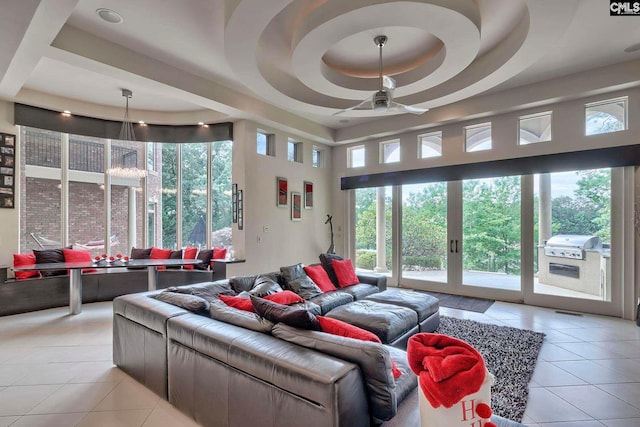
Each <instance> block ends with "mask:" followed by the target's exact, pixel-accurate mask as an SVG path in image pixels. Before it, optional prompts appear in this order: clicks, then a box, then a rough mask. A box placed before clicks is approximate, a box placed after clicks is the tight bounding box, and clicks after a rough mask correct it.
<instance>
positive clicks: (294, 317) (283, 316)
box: [251, 296, 320, 331]
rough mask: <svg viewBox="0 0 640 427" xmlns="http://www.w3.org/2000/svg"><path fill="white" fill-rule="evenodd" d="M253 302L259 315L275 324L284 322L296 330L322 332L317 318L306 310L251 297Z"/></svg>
mask: <svg viewBox="0 0 640 427" xmlns="http://www.w3.org/2000/svg"><path fill="white" fill-rule="evenodd" d="M251 302H252V303H253V308H254V309H255V311H256V313H257V314H259V315H260V316H262V317H264V318H266V319H267V320H270V321H271V322H273V323H280V322H282V323H284V324H286V325H289V326H293V327H296V328H303V329H312V330H314V331H319V330H320V324H319V323H318V319H316V316H315V315H313V314H311V313H309V312H308V311H306V310H302V309H299V308H296V307H289V306H286V305H282V304H277V303H275V302H271V301H268V300H266V299H264V298H258V297H254V296H251Z"/></svg>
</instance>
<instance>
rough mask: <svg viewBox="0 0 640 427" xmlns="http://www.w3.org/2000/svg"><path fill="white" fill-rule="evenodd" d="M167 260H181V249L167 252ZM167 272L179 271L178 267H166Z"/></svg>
mask: <svg viewBox="0 0 640 427" xmlns="http://www.w3.org/2000/svg"><path fill="white" fill-rule="evenodd" d="M169 259H182V249H180V250H178V251H171V252H169ZM167 270H180V266H179V265H172V266H170V267H167Z"/></svg>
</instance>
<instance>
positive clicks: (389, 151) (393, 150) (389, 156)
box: [380, 139, 400, 163]
mask: <svg viewBox="0 0 640 427" xmlns="http://www.w3.org/2000/svg"><path fill="white" fill-rule="evenodd" d="M399 161H400V140H399V139H394V140H393V141H383V142H381V143H380V163H398V162H399Z"/></svg>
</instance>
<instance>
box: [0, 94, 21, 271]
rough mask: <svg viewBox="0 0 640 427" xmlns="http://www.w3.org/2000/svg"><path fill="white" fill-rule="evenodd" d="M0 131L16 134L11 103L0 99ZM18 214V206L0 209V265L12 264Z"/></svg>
mask: <svg viewBox="0 0 640 427" xmlns="http://www.w3.org/2000/svg"><path fill="white" fill-rule="evenodd" d="M0 132H4V133H11V134H15V135H16V136H17V128H16V127H15V126H14V125H13V103H10V102H5V101H0ZM18 144H20V141H19V140H18V138H16V147H15V148H16V149H15V153H16V158H15V164H16V165H19V164H20V159H19V155H20V150H19V146H18ZM14 183H15V191H16V199H15V201H14V202H15V203H14V205H15V206H20V199H19V197H20V179H18V171H16V179H15V180H14ZM18 235H19V216H18V208H14V209H4V208H3V209H0V265H1V266H5V265H9V266H10V265H13V253H15V252H18Z"/></svg>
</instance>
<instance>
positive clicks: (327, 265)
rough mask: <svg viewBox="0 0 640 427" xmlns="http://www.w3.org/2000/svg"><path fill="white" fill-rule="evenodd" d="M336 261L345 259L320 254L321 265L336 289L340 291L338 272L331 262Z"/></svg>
mask: <svg viewBox="0 0 640 427" xmlns="http://www.w3.org/2000/svg"><path fill="white" fill-rule="evenodd" d="M334 259H337V260H343V259H344V258H342V257H341V256H340V255H335V254H320V264H322V267H323V268H324V270H325V271H326V272H327V276H329V279H331V282H332V283H333V284H334V285H335V286H336V288H338V289H340V284H339V283H338V276H336V271H335V270H334V269H333V264H332V263H331V260H334Z"/></svg>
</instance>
